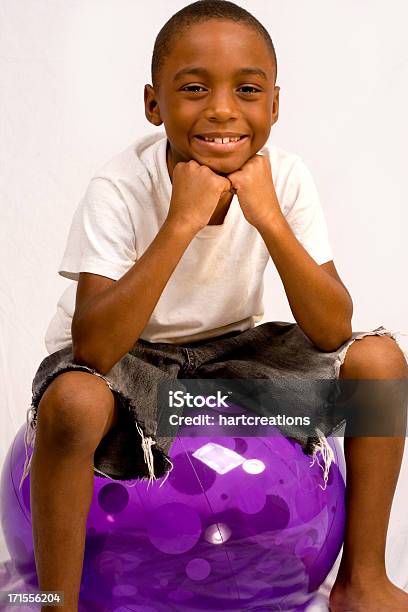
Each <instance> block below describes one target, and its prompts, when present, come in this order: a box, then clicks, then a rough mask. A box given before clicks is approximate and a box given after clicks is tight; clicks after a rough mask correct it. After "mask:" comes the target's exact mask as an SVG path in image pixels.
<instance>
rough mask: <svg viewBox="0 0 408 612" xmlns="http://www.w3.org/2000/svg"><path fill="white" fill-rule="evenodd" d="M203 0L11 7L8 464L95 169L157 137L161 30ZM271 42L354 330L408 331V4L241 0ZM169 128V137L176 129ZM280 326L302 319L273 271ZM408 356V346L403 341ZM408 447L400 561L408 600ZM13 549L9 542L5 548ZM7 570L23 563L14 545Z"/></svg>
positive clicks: (7, 27)
mask: <svg viewBox="0 0 408 612" xmlns="http://www.w3.org/2000/svg"><path fill="white" fill-rule="evenodd" d="M187 3H188V2H184V1H169V0H156V1H155V3H154V7H153V9H152V11H150V10H149V9H148V6H149V3H145V2H136V1H134V0H70V2H66V0H53V1H52V2H51V1H50V0H25V1H24V2H22V1H20V2H18V1H17V2H16V1H15V0H2V2H1V4H0V24H1V30H0V94H1V95H0V143H1V144H0V155H1V182H0V194H1V226H0V232H1V234H0V237H1V240H0V260H1V262H2V266H1V272H0V274H1V277H0V291H1V295H0V316H1V328H0V332H1V336H0V383H1V388H2V389H3V402H2V409H1V428H0V440H1V449H0V466H1V465H2V464H3V461H4V457H5V454H6V452H7V450H8V448H9V445H10V443H11V441H12V439H13V438H14V435H15V433H16V431H17V430H18V429H19V428H20V427H21V425H22V424H23V423H24V421H25V414H26V410H27V407H28V406H29V404H30V400H31V381H32V378H33V376H34V373H35V371H36V369H37V367H38V365H39V363H40V361H41V360H42V359H43V358H44V357H45V356H46V354H47V353H46V349H45V345H44V334H45V330H46V327H47V325H48V322H49V320H50V318H51V317H52V315H53V314H54V310H55V305H56V302H57V299H58V298H59V296H60V294H61V292H62V290H63V289H64V288H65V287H66V286H67V284H68V283H69V282H70V281H67V280H65V279H62V278H61V277H59V276H58V275H57V265H58V263H59V261H60V259H61V256H62V253H63V249H64V246H65V240H66V237H67V233H68V229H69V225H70V222H71V219H72V215H73V212H74V210H75V208H76V206H77V204H78V202H79V200H80V198H81V196H82V195H83V193H84V190H85V188H86V186H87V183H88V181H89V179H90V177H91V175H92V174H93V172H94V171H95V170H96V169H97V168H98V167H99V166H100V165H101V164H102V163H104V162H105V161H107V160H108V159H109V158H110V157H111V156H113V155H114V154H115V153H117V152H119V151H120V150H122V149H123V148H125V147H127V146H128V145H129V144H130V143H131V142H132V141H133V140H135V139H136V138H138V137H139V136H140V135H142V134H145V133H147V132H149V131H154V130H155V129H157V128H155V127H154V126H152V125H150V124H149V123H148V122H147V120H146V119H145V117H144V108H143V86H144V84H145V83H150V58H151V52H152V48H153V43H154V39H155V36H156V34H157V32H158V31H159V29H160V27H161V26H162V25H163V24H164V22H165V21H166V20H167V19H168V17H170V15H171V14H173V13H174V12H176V11H177V10H178V9H179V8H181V7H182V6H185V5H186V4H187ZM239 3H240V4H241V6H243V7H245V8H247V9H248V10H250V11H251V12H253V14H254V15H255V16H256V17H258V18H259V19H260V20H261V21H262V23H263V24H264V25H265V27H267V29H268V30H269V31H270V33H271V35H272V38H273V40H274V43H275V46H276V50H277V55H278V63H279V70H278V84H279V85H280V87H281V111H280V118H279V122H278V124H277V125H276V126H275V128H274V131H273V134H274V138H275V142H276V144H278V145H279V146H281V147H283V148H286V149H288V150H289V151H292V152H295V153H298V154H300V155H302V156H303V158H304V160H305V162H306V163H307V165H308V166H309V168H310V169H311V171H312V173H313V175H314V178H315V181H316V183H317V186H318V188H319V191H320V195H321V200H322V204H323V207H324V210H325V214H326V219H327V223H328V227H329V234H330V238H331V244H332V248H333V251H334V261H335V265H336V267H337V270H338V271H339V274H340V276H341V277H342V279H343V281H344V282H345V284H346V286H347V287H348V289H349V291H350V293H351V295H352V297H353V301H354V317H353V329H354V330H360V329H361V330H364V329H374V328H375V327H377V326H378V325H385V326H387V327H389V328H390V329H407V328H408V323H407V312H408V299H407V289H406V285H405V282H404V276H405V275H404V272H405V266H404V263H406V240H407V237H406V232H407V219H408V213H407V206H406V198H405V193H406V168H405V164H406V161H405V162H404V159H405V160H406V142H407V139H408V133H407V132H408V130H407V122H406V109H407V108H408V95H407V65H408V63H407V56H408V51H407V49H408V44H407V42H406V31H405V24H406V22H407V18H408V9H407V6H406V3H405V2H404V0H390V1H389V2H388V3H387V4H384V2H380V1H377V0H360V1H359V2H354V1H352V0H342V1H341V2H340V0H333V1H332V2H327V0H310V1H309V2H307V3H306V2H301V1H300V0H298V1H295V0H263V1H262V0H252V1H250V2H249V1H244V0H241V2H239ZM159 129H163V126H161V127H160V128H159ZM265 320H288V321H293V320H294V319H293V317H292V314H291V312H290V309H289V306H288V304H287V300H286V296H285V294H284V291H283V288H282V284H281V281H280V278H279V276H278V275H277V273H276V270H275V269H274V266H273V265H271V266H270V268H269V270H268V275H267V280H266V289H265V318H264V321H265ZM400 342H401V345H402V346H404V348H405V349H407V348H408V338H406V337H400ZM407 455H408V451H407V452H406V453H405V457H404V464H403V468H402V472H401V475H400V480H399V483H398V488H397V493H396V498H395V501H394V505H393V510H392V516H391V525H390V531H389V538H388V544H387V562H388V568H389V573H390V576H391V578H392V579H394V580H395V581H396V582H397V583H398V584H399V585H400V586H405V587H407V588H408V520H407V518H406V511H404V507H406V502H407V500H408V479H407V476H408V459H407ZM0 542H1V540H0ZM0 555H1V556H0V559H7V550H6V548H5V546H4V544H1V546H0Z"/></svg>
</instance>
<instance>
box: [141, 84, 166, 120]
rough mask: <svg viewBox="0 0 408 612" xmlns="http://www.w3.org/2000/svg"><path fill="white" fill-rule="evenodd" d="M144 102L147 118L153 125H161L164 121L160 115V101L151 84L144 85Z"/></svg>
mask: <svg viewBox="0 0 408 612" xmlns="http://www.w3.org/2000/svg"><path fill="white" fill-rule="evenodd" d="M144 104H145V115H146V119H147V120H148V121H150V123H153V125H161V124H162V123H163V121H162V118H161V117H160V108H159V103H158V101H157V97H156V93H155V91H154V89H153V87H152V86H151V85H145V86H144Z"/></svg>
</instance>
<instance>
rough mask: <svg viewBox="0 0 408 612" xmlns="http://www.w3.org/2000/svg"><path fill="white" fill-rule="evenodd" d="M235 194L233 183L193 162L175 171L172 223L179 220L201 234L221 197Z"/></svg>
mask: <svg viewBox="0 0 408 612" xmlns="http://www.w3.org/2000/svg"><path fill="white" fill-rule="evenodd" d="M230 190H231V183H230V181H229V180H228V179H227V178H225V177H224V176H219V175H218V174H216V173H215V172H213V171H212V170H211V169H210V168H209V167H208V166H204V165H200V164H199V163H197V162H196V161H194V160H193V159H192V160H190V161H189V162H179V163H178V164H176V165H175V167H174V170H173V190H172V195H171V200H170V208H169V212H168V215H167V219H168V220H176V221H177V223H178V224H183V225H185V226H187V227H189V228H191V230H192V231H194V232H195V233H197V232H198V231H199V230H200V229H202V228H203V227H205V226H206V225H208V222H209V220H210V219H211V217H212V214H213V212H214V210H215V209H216V207H217V204H218V202H219V200H220V198H221V196H222V195H223V194H224V193H225V192H229V191H230Z"/></svg>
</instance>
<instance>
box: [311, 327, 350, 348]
mask: <svg viewBox="0 0 408 612" xmlns="http://www.w3.org/2000/svg"><path fill="white" fill-rule="evenodd" d="M352 333H353V331H352V327H351V323H350V324H348V325H346V326H345V327H344V329H343V330H342V331H341V333H337V334H336V336H328V335H326V336H325V337H324V339H322V340H320V341H319V342H318V343H315V344H316V345H317V346H318V348H319V349H320V350H322V351H324V352H326V353H332V352H333V351H337V349H339V348H340V347H341V346H342V345H343V344H344V343H345V342H347V341H348V340H350V338H351V336H352Z"/></svg>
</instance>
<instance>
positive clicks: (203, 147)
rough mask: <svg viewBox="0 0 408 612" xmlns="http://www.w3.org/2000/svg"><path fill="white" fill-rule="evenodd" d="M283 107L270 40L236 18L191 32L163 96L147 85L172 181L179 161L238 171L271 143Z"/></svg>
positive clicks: (165, 77)
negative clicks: (235, 139) (227, 141)
mask: <svg viewBox="0 0 408 612" xmlns="http://www.w3.org/2000/svg"><path fill="white" fill-rule="evenodd" d="M249 68H251V69H252V71H249V70H248V69H249ZM253 69H256V72H255V71H254V70H253ZM181 71H182V72H181ZM262 73H264V74H262ZM278 109H279V87H275V71H274V65H273V61H272V57H271V52H270V50H269V48H268V46H267V43H266V41H265V40H264V39H263V38H262V37H261V36H260V35H259V34H257V32H256V31H255V30H254V29H253V28H251V27H249V26H247V25H245V24H243V23H234V22H232V21H219V20H215V19H213V20H209V21H206V22H204V23H200V24H195V25H193V26H190V27H189V28H187V29H186V30H185V31H184V32H183V34H182V35H181V36H180V38H179V39H178V40H176V41H175V42H174V43H173V45H172V48H171V52H170V55H169V57H168V58H167V59H166V60H165V63H164V65H163V67H162V70H161V74H160V88H159V91H155V90H154V89H153V88H152V87H151V86H150V85H146V86H145V110H146V117H147V119H148V120H149V121H150V122H151V123H153V124H154V125H161V123H164V127H165V130H166V134H167V138H168V141H169V153H168V159H167V165H168V168H169V172H170V177H171V176H172V173H173V168H174V166H175V165H176V164H177V163H178V162H180V161H184V162H186V161H189V160H191V159H194V160H195V161H197V162H198V163H199V164H203V165H206V166H209V167H210V168H211V169H212V170H213V171H214V172H217V173H218V174H229V173H231V172H234V171H235V170H238V169H239V168H241V167H242V166H243V165H244V163H245V162H246V161H248V159H249V158H250V157H252V156H253V155H255V154H256V153H257V152H258V151H259V150H260V149H261V148H262V147H263V145H264V144H265V143H266V141H267V139H268V137H269V133H270V129H271V126H272V125H273V124H274V123H275V121H276V120H277V118H278ZM203 135H209V136H212V137H222V136H224V137H225V136H226V135H230V136H233V135H235V136H239V137H242V138H241V139H240V140H239V142H236V143H231V144H217V143H214V142H213V143H206V142H205V141H204V140H203V139H202V136H203Z"/></svg>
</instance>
